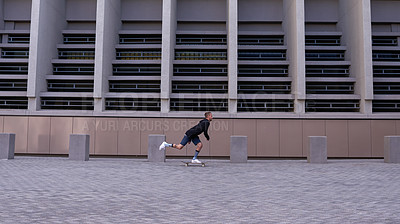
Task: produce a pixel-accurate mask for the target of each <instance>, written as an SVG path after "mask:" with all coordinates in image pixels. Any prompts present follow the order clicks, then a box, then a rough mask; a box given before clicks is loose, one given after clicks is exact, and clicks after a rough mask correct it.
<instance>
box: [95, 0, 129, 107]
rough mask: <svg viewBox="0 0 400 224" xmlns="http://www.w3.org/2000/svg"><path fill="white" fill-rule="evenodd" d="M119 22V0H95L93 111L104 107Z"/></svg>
mask: <svg viewBox="0 0 400 224" xmlns="http://www.w3.org/2000/svg"><path fill="white" fill-rule="evenodd" d="M121 24H122V23H121V1H120V0H113V1H107V0H97V11H96V44H95V51H96V52H95V65H94V93H93V98H94V112H95V113H101V112H102V111H103V110H104V108H105V106H104V103H105V100H104V93H106V92H108V79H107V77H108V76H111V75H112V70H113V67H112V61H113V60H114V59H115V54H116V53H115V52H116V51H115V45H117V44H118V43H119V36H118V32H119V30H120V28H121Z"/></svg>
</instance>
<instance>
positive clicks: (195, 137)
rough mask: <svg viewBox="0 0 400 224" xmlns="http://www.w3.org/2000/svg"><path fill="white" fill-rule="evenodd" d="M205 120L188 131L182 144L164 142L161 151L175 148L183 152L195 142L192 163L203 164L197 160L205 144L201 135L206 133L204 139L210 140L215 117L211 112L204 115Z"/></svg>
mask: <svg viewBox="0 0 400 224" xmlns="http://www.w3.org/2000/svg"><path fill="white" fill-rule="evenodd" d="M204 117H205V118H204V119H203V120H201V121H200V122H199V123H198V124H197V125H196V126H194V127H192V128H191V129H189V130H188V131H186V133H185V135H184V136H183V139H182V141H181V143H180V144H178V145H177V144H169V143H167V142H163V143H161V145H160V150H163V149H165V147H173V148H176V149H179V150H181V149H182V148H183V147H184V146H185V145H186V144H187V143H189V144H190V142H193V144H195V145H196V146H197V148H196V151H195V153H194V157H193V159H192V163H201V161H200V160H198V159H197V156H198V155H199V153H200V151H201V148H203V144H202V143H201V141H200V139H199V135H200V134H201V133H203V132H204V137H206V139H207V141H209V140H210V136H208V133H207V131H208V127H209V126H210V121H212V119H213V116H212V113H211V112H206V113H204Z"/></svg>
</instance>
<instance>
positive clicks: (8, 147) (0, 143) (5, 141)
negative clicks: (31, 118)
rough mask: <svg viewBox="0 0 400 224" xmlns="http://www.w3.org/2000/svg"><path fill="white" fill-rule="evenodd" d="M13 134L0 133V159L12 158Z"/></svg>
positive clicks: (13, 147) (13, 149)
mask: <svg viewBox="0 0 400 224" xmlns="http://www.w3.org/2000/svg"><path fill="white" fill-rule="evenodd" d="M14 152H15V134H11V133H1V134H0V159H14Z"/></svg>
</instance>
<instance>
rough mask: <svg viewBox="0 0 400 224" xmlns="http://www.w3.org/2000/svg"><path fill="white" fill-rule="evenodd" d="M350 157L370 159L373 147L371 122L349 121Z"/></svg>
mask: <svg viewBox="0 0 400 224" xmlns="http://www.w3.org/2000/svg"><path fill="white" fill-rule="evenodd" d="M348 123H349V156H350V157H370V156H371V155H372V147H371V145H372V144H371V121H369V120H349V121H348Z"/></svg>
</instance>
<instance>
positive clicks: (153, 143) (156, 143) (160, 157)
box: [147, 135, 165, 162]
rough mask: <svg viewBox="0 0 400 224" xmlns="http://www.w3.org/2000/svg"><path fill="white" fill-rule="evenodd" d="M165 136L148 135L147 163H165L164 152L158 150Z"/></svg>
mask: <svg viewBox="0 0 400 224" xmlns="http://www.w3.org/2000/svg"><path fill="white" fill-rule="evenodd" d="M163 141H165V135H149V145H148V154H147V159H148V161H149V162H165V150H159V147H160V145H161V143H163Z"/></svg>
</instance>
